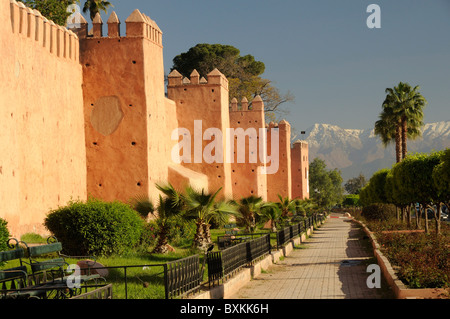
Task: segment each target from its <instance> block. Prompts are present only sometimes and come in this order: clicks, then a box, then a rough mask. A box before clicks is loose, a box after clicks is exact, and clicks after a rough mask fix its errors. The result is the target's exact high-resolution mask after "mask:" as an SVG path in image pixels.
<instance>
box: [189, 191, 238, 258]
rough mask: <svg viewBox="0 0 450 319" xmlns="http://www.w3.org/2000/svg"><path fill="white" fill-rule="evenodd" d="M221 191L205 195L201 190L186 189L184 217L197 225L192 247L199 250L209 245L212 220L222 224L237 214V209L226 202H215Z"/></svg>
mask: <svg viewBox="0 0 450 319" xmlns="http://www.w3.org/2000/svg"><path fill="white" fill-rule="evenodd" d="M221 190H222V188H220V189H219V190H218V191H217V192H215V193H214V194H213V193H207V192H205V191H204V190H203V189H202V190H201V191H198V190H196V189H194V188H192V187H190V186H188V187H187V188H186V194H185V195H183V201H184V203H185V205H186V206H185V213H184V214H185V217H186V218H193V219H195V223H196V225H197V230H196V234H195V236H194V245H195V247H197V248H200V249H203V250H205V249H207V248H208V246H209V244H210V243H211V232H210V227H211V225H210V222H211V221H212V220H213V219H214V220H215V221H217V222H219V223H224V222H226V220H227V219H228V217H229V216H230V215H235V214H236V213H237V208H236V206H235V205H233V204H232V203H231V202H228V201H224V200H222V201H216V197H217V195H218V194H219V192H220V191H221Z"/></svg>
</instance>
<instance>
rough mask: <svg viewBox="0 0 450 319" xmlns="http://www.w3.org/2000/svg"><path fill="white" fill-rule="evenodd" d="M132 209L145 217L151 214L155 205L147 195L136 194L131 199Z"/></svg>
mask: <svg viewBox="0 0 450 319" xmlns="http://www.w3.org/2000/svg"><path fill="white" fill-rule="evenodd" d="M131 205H132V207H133V209H134V210H135V211H137V212H138V213H139V215H140V216H141V217H142V218H144V219H147V218H148V216H149V214H153V212H154V211H155V206H154V205H153V202H152V201H151V200H150V199H149V198H148V196H138V197H136V198H134V199H133V200H132V203H131Z"/></svg>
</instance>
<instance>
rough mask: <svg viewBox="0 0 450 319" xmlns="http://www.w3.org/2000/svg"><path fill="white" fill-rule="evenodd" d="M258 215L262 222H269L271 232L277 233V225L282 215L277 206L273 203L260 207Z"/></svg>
mask: <svg viewBox="0 0 450 319" xmlns="http://www.w3.org/2000/svg"><path fill="white" fill-rule="evenodd" d="M258 215H259V216H260V217H261V221H262V222H264V223H266V222H270V226H271V231H272V232H276V231H277V225H278V223H279V221H280V218H281V215H282V211H281V209H280V207H279V206H278V205H276V204H275V203H266V204H264V205H262V207H261V209H260V211H259V213H258Z"/></svg>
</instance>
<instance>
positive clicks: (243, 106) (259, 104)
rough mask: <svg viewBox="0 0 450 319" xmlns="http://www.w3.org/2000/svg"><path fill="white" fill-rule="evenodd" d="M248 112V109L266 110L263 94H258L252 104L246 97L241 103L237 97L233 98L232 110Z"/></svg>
mask: <svg viewBox="0 0 450 319" xmlns="http://www.w3.org/2000/svg"><path fill="white" fill-rule="evenodd" d="M243 111H244V112H246V111H258V112H263V111H264V102H263V100H262V98H261V96H259V95H257V96H256V97H255V98H254V99H253V101H252V103H251V105H250V104H249V101H248V100H247V98H246V97H244V98H243V99H242V100H241V103H240V105H239V103H238V100H237V99H236V98H233V99H232V100H231V103H230V112H243Z"/></svg>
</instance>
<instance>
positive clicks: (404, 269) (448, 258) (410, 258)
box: [356, 216, 450, 298]
mask: <svg viewBox="0 0 450 319" xmlns="http://www.w3.org/2000/svg"><path fill="white" fill-rule="evenodd" d="M356 218H357V221H358V220H359V222H360V223H361V224H362V225H363V226H364V227H365V230H366V232H368V234H369V236H370V237H371V238H372V240H373V241H374V249H375V250H376V251H375V253H376V254H377V253H379V255H380V256H381V257H380V259H382V260H384V261H385V263H387V265H386V268H387V269H390V275H392V276H391V277H392V280H391V282H392V283H394V282H396V281H397V282H398V283H400V282H401V286H402V287H401V288H398V287H397V288H396V289H397V290H398V294H397V295H398V296H400V295H401V296H402V297H401V298H404V297H410V296H416V297H417V296H419V295H420V296H427V295H428V296H433V297H431V298H434V297H437V298H442V297H445V296H447V297H448V296H449V293H450V225H449V224H445V223H443V224H442V231H441V234H440V235H439V236H436V234H435V233H434V232H433V230H431V231H430V234H426V233H424V232H423V231H421V230H419V231H417V230H415V229H408V228H407V227H406V223H402V222H398V221H396V220H390V221H388V222H378V221H367V220H365V219H364V218H361V217H360V216H356ZM427 291H428V292H427ZM425 298H426V297H425Z"/></svg>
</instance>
